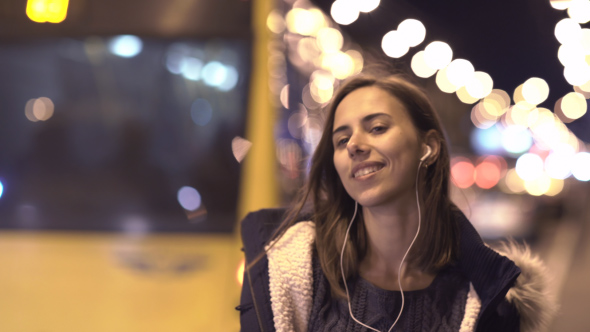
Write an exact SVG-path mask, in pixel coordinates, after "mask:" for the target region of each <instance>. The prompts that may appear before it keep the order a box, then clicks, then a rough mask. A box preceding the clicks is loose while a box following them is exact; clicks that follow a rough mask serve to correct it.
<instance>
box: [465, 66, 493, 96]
mask: <svg viewBox="0 0 590 332" xmlns="http://www.w3.org/2000/svg"><path fill="white" fill-rule="evenodd" d="M493 88H494V81H493V80H492V77H491V76H490V75H489V74H488V73H485V72H482V71H476V72H475V73H474V74H473V77H472V78H471V79H470V80H469V81H468V82H467V84H465V89H467V92H468V93H469V94H470V95H471V96H472V97H473V98H477V99H481V98H484V97H486V96H487V95H489V94H490V93H491V92H492V89H493Z"/></svg>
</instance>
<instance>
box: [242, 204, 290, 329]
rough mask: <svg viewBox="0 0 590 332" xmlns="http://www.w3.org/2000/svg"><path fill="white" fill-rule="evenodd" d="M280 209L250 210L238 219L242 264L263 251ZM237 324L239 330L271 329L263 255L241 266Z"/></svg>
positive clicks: (277, 223) (266, 276)
mask: <svg viewBox="0 0 590 332" xmlns="http://www.w3.org/2000/svg"><path fill="white" fill-rule="evenodd" d="M283 215H284V210H283V209H268V210H260V211H257V212H252V213H250V214H248V215H247V216H246V218H244V220H243V221H242V223H241V235H242V242H243V244H244V248H243V251H244V253H245V256H246V266H248V264H249V263H250V262H253V261H254V260H255V259H256V258H258V257H259V255H260V254H261V253H262V252H264V246H265V244H266V243H267V241H268V239H269V237H270V236H271V235H272V233H273V232H274V230H275V229H276V227H277V226H278V225H279V224H280V222H281V221H282V218H283ZM236 309H237V310H239V311H240V326H241V331H242V332H259V331H260V332H274V331H275V328H274V323H273V315H272V307H271V303H270V290H269V276H268V259H267V257H266V255H264V256H262V258H261V259H260V260H259V261H258V262H257V263H256V264H254V265H253V266H252V267H251V268H250V269H249V270H246V269H244V282H243V286H242V293H241V298H240V305H239V306H238V307H237V308H236Z"/></svg>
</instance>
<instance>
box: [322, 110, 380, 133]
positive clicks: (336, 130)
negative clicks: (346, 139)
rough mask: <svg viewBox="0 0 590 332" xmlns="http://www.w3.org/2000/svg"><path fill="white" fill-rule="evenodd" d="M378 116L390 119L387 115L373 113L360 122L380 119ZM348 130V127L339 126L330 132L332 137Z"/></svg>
mask: <svg viewBox="0 0 590 332" xmlns="http://www.w3.org/2000/svg"><path fill="white" fill-rule="evenodd" d="M380 116H386V117H388V118H391V115H389V114H387V113H373V114H369V115H367V116H365V117H364V118H363V119H362V120H361V122H363V123H367V122H370V121H371V120H373V119H374V118H376V117H380ZM348 128H350V127H349V126H347V125H344V126H340V127H338V128H336V129H334V131H333V132H332V136H334V135H336V134H337V133H339V132H341V131H344V130H347V129H348Z"/></svg>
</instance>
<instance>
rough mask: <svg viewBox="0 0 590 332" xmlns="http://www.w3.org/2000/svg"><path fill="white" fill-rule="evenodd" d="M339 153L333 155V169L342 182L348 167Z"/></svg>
mask: <svg viewBox="0 0 590 332" xmlns="http://www.w3.org/2000/svg"><path fill="white" fill-rule="evenodd" d="M344 159H345V158H343V157H342V156H341V154H340V153H338V152H336V153H334V168H336V172H337V173H338V177H340V181H342V178H343V177H346V174H347V173H348V166H347V165H346V160H344Z"/></svg>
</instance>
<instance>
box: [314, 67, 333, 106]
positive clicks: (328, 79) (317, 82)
mask: <svg viewBox="0 0 590 332" xmlns="http://www.w3.org/2000/svg"><path fill="white" fill-rule="evenodd" d="M309 90H310V92H311V96H312V98H313V99H314V100H315V101H317V102H318V103H320V104H323V103H327V102H328V101H330V99H331V98H332V95H333V94H334V76H332V74H331V73H329V72H327V71H325V70H316V71H314V72H313V73H312V74H311V76H310V82H309Z"/></svg>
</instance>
